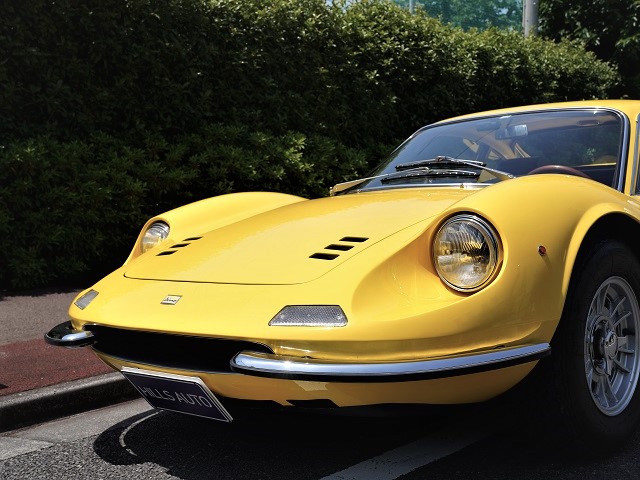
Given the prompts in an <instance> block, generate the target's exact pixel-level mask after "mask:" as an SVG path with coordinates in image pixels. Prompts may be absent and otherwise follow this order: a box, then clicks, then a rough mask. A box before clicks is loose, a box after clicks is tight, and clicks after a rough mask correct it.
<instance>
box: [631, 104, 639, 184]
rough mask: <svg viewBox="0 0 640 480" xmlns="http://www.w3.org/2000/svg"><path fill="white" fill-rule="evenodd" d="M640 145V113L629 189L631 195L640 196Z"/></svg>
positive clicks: (637, 120)
mask: <svg viewBox="0 0 640 480" xmlns="http://www.w3.org/2000/svg"><path fill="white" fill-rule="evenodd" d="M639 143H640V113H639V114H638V116H637V117H636V137H635V143H634V146H633V161H632V164H631V168H632V170H631V186H630V188H629V194H630V195H638V194H639V193H640V185H638V168H639V166H638V144H639Z"/></svg>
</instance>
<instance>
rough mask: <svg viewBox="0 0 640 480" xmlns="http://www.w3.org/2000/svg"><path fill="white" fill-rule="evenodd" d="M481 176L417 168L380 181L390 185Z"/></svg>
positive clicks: (454, 170)
mask: <svg viewBox="0 0 640 480" xmlns="http://www.w3.org/2000/svg"><path fill="white" fill-rule="evenodd" d="M479 176H480V172H478V171H475V172H473V171H471V170H461V169H457V168H455V169H454V168H447V169H443V170H439V169H436V168H429V167H416V168H412V169H410V170H404V171H401V172H396V173H390V174H389V175H386V176H385V177H384V178H381V179H380V183H390V182H395V181H396V180H407V179H411V178H424V177H467V178H478V177H479Z"/></svg>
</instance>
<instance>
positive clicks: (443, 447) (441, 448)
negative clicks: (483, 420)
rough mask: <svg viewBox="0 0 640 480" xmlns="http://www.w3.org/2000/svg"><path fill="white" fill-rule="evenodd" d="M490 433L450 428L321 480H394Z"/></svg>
mask: <svg viewBox="0 0 640 480" xmlns="http://www.w3.org/2000/svg"><path fill="white" fill-rule="evenodd" d="M490 433H491V432H490V431H488V430H482V429H480V430H479V431H473V430H466V429H462V428H457V427H453V428H447V431H446V432H438V433H437V434H435V435H430V436H427V437H423V438H420V439H418V440H416V441H415V442H412V443H409V444H407V445H404V446H402V447H398V448H395V449H393V450H389V451H388V452H385V453H383V454H382V455H378V456H377V457H373V458H370V459H369V460H365V461H364V462H360V463H358V464H356V465H353V466H351V467H349V468H346V469H345V470H342V471H340V472H336V473H334V474H332V475H329V476H327V477H324V478H322V479H320V480H393V479H395V478H398V477H401V476H402V475H406V474H407V473H409V472H412V471H413V470H416V469H418V468H420V467H423V466H425V465H427V464H429V463H431V462H435V461H436V460H439V459H441V458H444V457H446V456H448V455H451V454H453V453H455V452H458V451H460V450H462V449H463V448H465V447H467V446H469V445H471V444H473V443H475V442H477V441H478V440H481V439H482V438H484V437H486V436H488V435H489V434H490Z"/></svg>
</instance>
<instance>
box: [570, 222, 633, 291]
mask: <svg viewBox="0 0 640 480" xmlns="http://www.w3.org/2000/svg"><path fill="white" fill-rule="evenodd" d="M578 230H580V229H578ZM576 233H577V234H579V232H578V231H577V232H576ZM577 237H578V238H579V236H578V235H574V241H572V245H570V246H569V250H568V252H567V260H569V259H570V258H573V261H572V262H571V264H569V262H567V268H566V271H565V275H564V281H563V294H564V296H565V301H566V296H567V294H568V290H569V284H570V282H571V281H572V280H573V279H574V278H575V275H576V273H577V272H578V271H579V270H580V268H581V267H582V265H584V262H585V261H586V260H587V258H588V254H589V251H590V250H591V249H592V248H593V247H594V246H595V245H596V244H598V243H599V242H602V241H605V240H615V241H619V242H621V243H623V244H624V245H625V246H627V247H628V248H629V250H631V251H632V252H633V253H634V254H635V256H636V258H638V259H640V242H635V243H634V242H633V241H632V239H633V238H640V222H639V221H638V220H637V219H635V218H634V217H632V216H630V215H628V214H626V213H624V212H622V211H616V212H610V213H606V214H604V215H601V216H599V217H598V218H596V219H595V221H593V222H592V223H591V225H590V226H589V227H588V228H587V229H586V231H585V232H584V234H582V235H581V237H582V239H581V241H579V242H577V241H576V238H577ZM576 244H577V245H576ZM572 251H574V252H575V254H574V255H571V252H572Z"/></svg>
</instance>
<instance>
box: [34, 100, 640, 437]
mask: <svg viewBox="0 0 640 480" xmlns="http://www.w3.org/2000/svg"><path fill="white" fill-rule="evenodd" d="M639 114H640V101H637V102H636V101H589V102H574V103H562V104H549V105H536V106H528V107H520V108H513V109H505V110H499V111H492V112H485V113H478V114H474V115H467V116H464V117H458V118H454V119H451V120H446V121H443V122H439V123H436V124H433V125H429V126H426V127H424V128H422V129H420V130H418V131H417V132H416V133H415V134H413V135H412V136H411V137H410V138H409V139H408V140H407V141H405V142H404V143H403V144H402V145H400V146H399V147H398V148H397V149H396V150H395V151H394V152H393V153H391V155H390V156H389V158H388V159H387V160H386V161H385V162H384V163H383V164H382V165H381V166H380V167H379V168H378V169H377V170H375V171H374V172H373V173H372V174H371V175H370V176H368V177H367V178H361V179H357V180H353V181H349V182H346V183H342V184H339V185H336V186H334V187H333V188H332V189H331V195H330V196H329V197H327V198H319V199H314V200H307V199H304V198H300V197H295V196H291V195H284V194H278V193H264V192H262V193H237V194H231V195H223V196H220V197H214V198H210V199H206V200H202V201H199V202H196V203H193V204H190V205H186V206H183V207H181V208H177V209H175V210H172V211H169V212H166V213H163V214H161V215H158V216H156V217H154V218H152V219H150V220H149V221H148V222H147V224H146V225H145V226H144V228H143V229H142V231H141V233H140V236H139V237H138V239H137V241H136V243H135V245H134V247H133V250H132V252H131V255H130V256H129V258H128V259H127V261H126V262H125V264H124V265H123V266H122V267H121V268H119V269H118V270H116V271H115V272H113V273H112V274H110V275H109V276H107V277H106V278H104V279H103V280H101V281H99V282H98V283H97V284H95V285H94V286H93V287H91V288H90V289H88V290H86V291H84V292H82V293H81V294H80V295H79V296H78V297H77V298H76V299H75V301H74V302H73V304H72V305H71V307H70V310H69V315H70V318H71V320H70V321H68V322H66V323H63V324H61V325H58V326H57V327H55V328H53V329H52V330H51V331H50V332H49V333H48V334H47V335H46V339H47V341H48V342H49V343H52V344H54V345H61V346H78V347H80V346H91V348H92V349H93V350H94V351H95V352H96V354H97V355H98V356H99V357H100V358H101V359H102V360H104V361H105V362H106V363H107V364H109V365H111V366H112V367H113V368H114V369H116V370H119V371H121V372H122V373H123V374H124V375H125V376H126V377H127V378H128V379H129V380H130V381H131V383H132V384H133V385H134V386H135V387H136V388H137V389H138V391H139V392H140V394H141V395H142V396H143V397H144V398H146V399H147V400H148V401H149V403H151V405H153V406H155V407H158V408H161V409H168V410H175V411H181V412H185V413H191V414H195V415H201V416H204V417H210V418H215V419H218V420H224V421H230V420H231V419H232V415H234V412H233V409H232V408H227V407H228V406H229V405H233V404H234V403H237V402H235V401H236V400H244V401H247V402H244V403H250V401H254V402H261V401H270V402H275V403H277V404H280V405H282V406H289V407H308V408H315V407H321V408H325V409H330V408H334V409H340V408H344V407H362V406H374V405H387V404H453V403H469V402H479V401H483V400H487V399H490V398H493V397H496V396H498V395H500V394H502V393H503V392H506V391H507V390H509V389H510V388H512V387H514V386H515V385H516V384H518V383H519V382H521V381H523V380H524V379H525V378H526V377H527V376H528V375H529V374H530V372H531V371H532V370H533V368H534V367H535V366H536V364H538V363H540V369H537V370H540V371H541V372H542V375H543V381H544V382H546V384H547V385H548V388H545V389H544V390H545V391H546V392H545V394H546V395H549V396H551V397H552V398H551V400H550V401H549V402H548V405H551V407H550V408H553V409H557V412H558V413H559V415H558V418H560V419H561V421H562V422H564V423H565V424H566V427H567V429H568V430H572V431H573V432H574V433H575V434H576V436H577V437H579V438H582V439H586V440H587V441H589V442H614V441H618V440H620V439H623V438H625V437H626V436H627V435H628V434H629V433H630V432H632V431H634V429H635V428H636V427H637V425H638V422H639V419H640V405H639V403H640V394H639V392H638V375H639V373H640V364H639V362H640V332H639V330H640V308H639V306H638V298H639V296H640V264H639V262H638V256H639V255H640V241H639V240H638V239H639V238H640V203H639V202H638V197H637V196H636V195H637V194H638V193H640V185H639V184H638V175H637V173H638V168H639V165H638V143H639V142H638V135H639V130H638V127H637V120H638V117H639ZM544 357H548V358H544Z"/></svg>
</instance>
